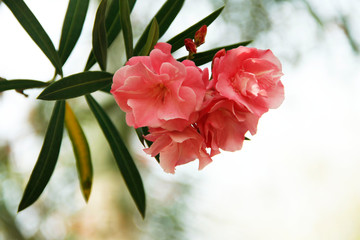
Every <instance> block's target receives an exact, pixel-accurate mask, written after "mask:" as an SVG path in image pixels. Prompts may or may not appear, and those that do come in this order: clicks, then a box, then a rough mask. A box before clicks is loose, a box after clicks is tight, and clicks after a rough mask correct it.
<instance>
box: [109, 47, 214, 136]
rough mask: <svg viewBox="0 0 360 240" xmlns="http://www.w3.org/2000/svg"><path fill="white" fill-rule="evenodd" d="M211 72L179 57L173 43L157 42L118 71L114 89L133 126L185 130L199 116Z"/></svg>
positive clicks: (116, 97) (118, 102)
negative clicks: (178, 58) (177, 57)
mask: <svg viewBox="0 0 360 240" xmlns="http://www.w3.org/2000/svg"><path fill="white" fill-rule="evenodd" d="M208 75H209V74H208V71H207V69H206V70H204V71H202V70H200V69H199V68H198V67H196V66H195V64H194V63H193V62H191V61H188V60H186V61H184V62H183V63H181V62H178V61H176V59H174V58H173V56H172V55H171V45H170V44H167V43H157V44H156V45H155V47H154V50H152V51H151V53H150V55H149V56H137V57H132V58H131V59H129V61H128V62H127V63H126V66H124V67H122V68H120V69H119V70H118V71H117V72H116V73H115V75H114V77H113V85H112V88H111V93H112V94H113V95H114V97H115V100H116V102H117V104H118V105H119V106H120V108H121V109H122V110H123V111H124V112H126V122H127V124H128V125H129V126H133V127H135V128H138V127H144V126H148V127H152V128H157V127H162V128H166V129H167V130H179V131H181V130H183V129H184V128H186V127H187V126H188V125H189V123H191V121H194V120H196V116H197V115H196V111H198V110H199V109H200V107H201V105H202V101H203V98H204V94H205V88H206V86H205V79H206V80H208Z"/></svg>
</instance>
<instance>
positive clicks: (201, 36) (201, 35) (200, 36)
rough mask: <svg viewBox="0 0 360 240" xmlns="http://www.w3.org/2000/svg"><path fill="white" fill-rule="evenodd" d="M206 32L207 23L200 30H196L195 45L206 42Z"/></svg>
mask: <svg viewBox="0 0 360 240" xmlns="http://www.w3.org/2000/svg"><path fill="white" fill-rule="evenodd" d="M206 32H207V26H206V25H203V26H202V27H201V28H200V29H199V30H197V31H196V33H195V37H194V40H195V45H196V46H197V47H198V46H200V45H201V44H203V43H204V42H205V36H206Z"/></svg>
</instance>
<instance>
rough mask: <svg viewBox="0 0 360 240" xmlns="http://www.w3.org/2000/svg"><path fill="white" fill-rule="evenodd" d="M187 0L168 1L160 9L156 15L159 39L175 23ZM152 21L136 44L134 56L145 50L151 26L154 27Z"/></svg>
mask: <svg viewBox="0 0 360 240" xmlns="http://www.w3.org/2000/svg"><path fill="white" fill-rule="evenodd" d="M184 1H185V0H167V1H166V2H165V3H164V5H163V6H162V7H161V8H160V10H159V11H158V12H157V13H156V15H155V17H154V18H155V19H156V20H157V21H158V24H159V38H160V37H161V36H162V35H164V33H165V32H166V30H167V29H168V28H169V26H170V25H171V23H172V22H173V21H174V19H175V17H176V16H177V14H178V13H179V11H180V10H181V8H182V6H183V4H184ZM154 18H153V19H154ZM153 21H154V20H152V21H151V22H150V23H149V24H148V26H147V27H146V29H145V30H144V32H143V34H142V35H141V37H140V39H139V40H138V42H137V43H136V46H135V48H134V55H135V56H137V55H140V54H139V52H140V51H141V50H142V49H143V46H144V44H145V43H146V41H147V39H148V35H149V34H148V33H149V31H150V28H151V26H152V25H153Z"/></svg>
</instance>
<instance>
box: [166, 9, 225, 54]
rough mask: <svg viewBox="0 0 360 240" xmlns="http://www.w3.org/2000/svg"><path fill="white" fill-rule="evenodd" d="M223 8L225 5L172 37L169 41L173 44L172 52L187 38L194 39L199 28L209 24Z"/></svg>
mask: <svg viewBox="0 0 360 240" xmlns="http://www.w3.org/2000/svg"><path fill="white" fill-rule="evenodd" d="M223 9H224V7H221V8H219V9H218V10H216V11H215V12H213V13H211V14H210V15H209V16H207V17H206V18H204V19H202V20H201V21H199V22H197V23H195V24H194V25H192V26H191V27H189V28H188V29H186V30H185V31H183V32H182V33H179V34H178V35H176V36H175V37H173V38H172V39H170V40H169V41H168V43H169V44H171V46H172V47H171V52H175V51H176V50H178V49H179V48H181V47H183V46H184V40H185V38H191V39H193V38H194V35H195V32H196V31H197V30H199V29H200V28H201V27H202V26H203V25H206V26H209V25H210V24H211V23H212V22H213V21H214V20H215V19H216V18H217V17H218V16H219V15H220V13H221V12H222V10H223Z"/></svg>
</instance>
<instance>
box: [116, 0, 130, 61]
mask: <svg viewBox="0 0 360 240" xmlns="http://www.w3.org/2000/svg"><path fill="white" fill-rule="evenodd" d="M119 1H120V23H121V28H122V29H123V36H124V42H125V50H126V58H127V59H129V58H131V57H132V54H133V34H132V28H131V21H130V8H129V2H128V1H127V0H119Z"/></svg>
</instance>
